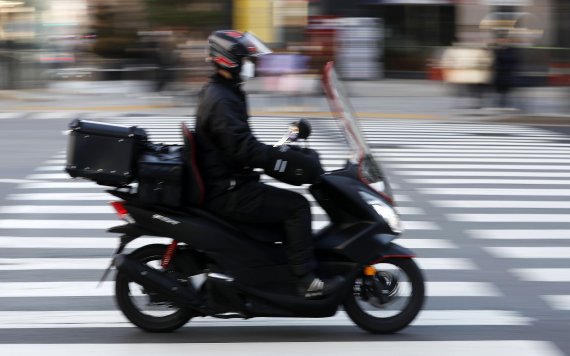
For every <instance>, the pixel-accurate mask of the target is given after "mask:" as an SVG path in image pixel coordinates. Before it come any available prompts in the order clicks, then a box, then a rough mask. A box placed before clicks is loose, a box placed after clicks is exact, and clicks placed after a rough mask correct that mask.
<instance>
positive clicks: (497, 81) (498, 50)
mask: <svg viewBox="0 0 570 356" xmlns="http://www.w3.org/2000/svg"><path fill="white" fill-rule="evenodd" d="M493 53H494V62H493V87H494V89H495V93H496V96H497V104H498V106H499V107H500V108H502V109H507V108H513V101H512V98H511V92H512V90H513V89H514V88H515V86H516V80H517V73H518V67H519V64H520V60H519V56H520V54H519V51H518V49H517V48H516V47H514V46H513V40H512V38H511V37H510V36H509V34H508V32H501V33H498V34H497V40H496V44H495V48H494V52H493Z"/></svg>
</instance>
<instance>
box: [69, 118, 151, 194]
mask: <svg viewBox="0 0 570 356" xmlns="http://www.w3.org/2000/svg"><path fill="white" fill-rule="evenodd" d="M69 128H70V132H69V139H68V145H67V163H66V166H65V170H66V172H67V173H68V174H69V175H70V176H72V177H82V178H87V179H89V180H92V181H95V182H96V183H98V184H101V185H109V186H114V187H120V186H124V185H127V184H129V183H131V182H132V181H133V180H134V179H135V174H134V173H135V164H136V161H137V158H138V156H139V154H140V152H141V150H142V148H143V146H144V144H145V142H146V141H147V134H146V132H145V131H144V130H143V129H141V128H138V127H136V126H132V127H125V126H118V125H111V124H105V123H100V122H93V121H84V120H77V119H76V120H73V121H72V122H71V123H70V124H69Z"/></svg>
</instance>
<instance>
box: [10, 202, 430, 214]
mask: <svg viewBox="0 0 570 356" xmlns="http://www.w3.org/2000/svg"><path fill="white" fill-rule="evenodd" d="M396 210H397V211H398V213H399V214H401V215H423V214H424V213H425V212H424V211H423V210H422V209H420V208H413V207H397V208H396ZM113 212H114V210H113V209H112V208H111V206H110V205H106V204H105V205H100V206H99V205H97V206H94V205H83V206H82V205H14V206H2V207H0V214H109V213H113ZM311 212H312V213H313V215H316V214H320V215H324V214H326V213H325V211H324V210H323V208H321V207H318V206H313V207H311Z"/></svg>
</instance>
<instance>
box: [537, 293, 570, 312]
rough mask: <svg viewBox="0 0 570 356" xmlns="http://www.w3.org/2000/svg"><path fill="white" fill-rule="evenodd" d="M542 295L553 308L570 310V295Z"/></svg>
mask: <svg viewBox="0 0 570 356" xmlns="http://www.w3.org/2000/svg"><path fill="white" fill-rule="evenodd" d="M541 297H542V299H544V301H545V302H546V303H548V304H549V305H550V307H551V308H552V309H555V310H568V311H570V295H543V296H541Z"/></svg>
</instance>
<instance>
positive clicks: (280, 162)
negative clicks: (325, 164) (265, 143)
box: [263, 146, 324, 185]
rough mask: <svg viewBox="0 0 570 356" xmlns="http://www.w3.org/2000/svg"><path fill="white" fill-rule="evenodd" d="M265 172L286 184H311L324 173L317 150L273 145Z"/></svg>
mask: <svg viewBox="0 0 570 356" xmlns="http://www.w3.org/2000/svg"><path fill="white" fill-rule="evenodd" d="M263 169H264V170H265V174H267V175H268V176H271V177H273V178H275V179H277V180H280V181H282V182H284V183H287V184H292V185H301V184H313V183H316V182H317V181H318V180H319V177H320V176H321V175H322V174H323V173H324V170H323V168H322V166H321V162H320V160H319V154H318V153H317V151H315V150H312V149H310V148H300V147H297V146H279V147H274V148H273V149H272V150H271V151H270V152H269V161H268V164H267V165H266V166H265V167H263Z"/></svg>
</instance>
